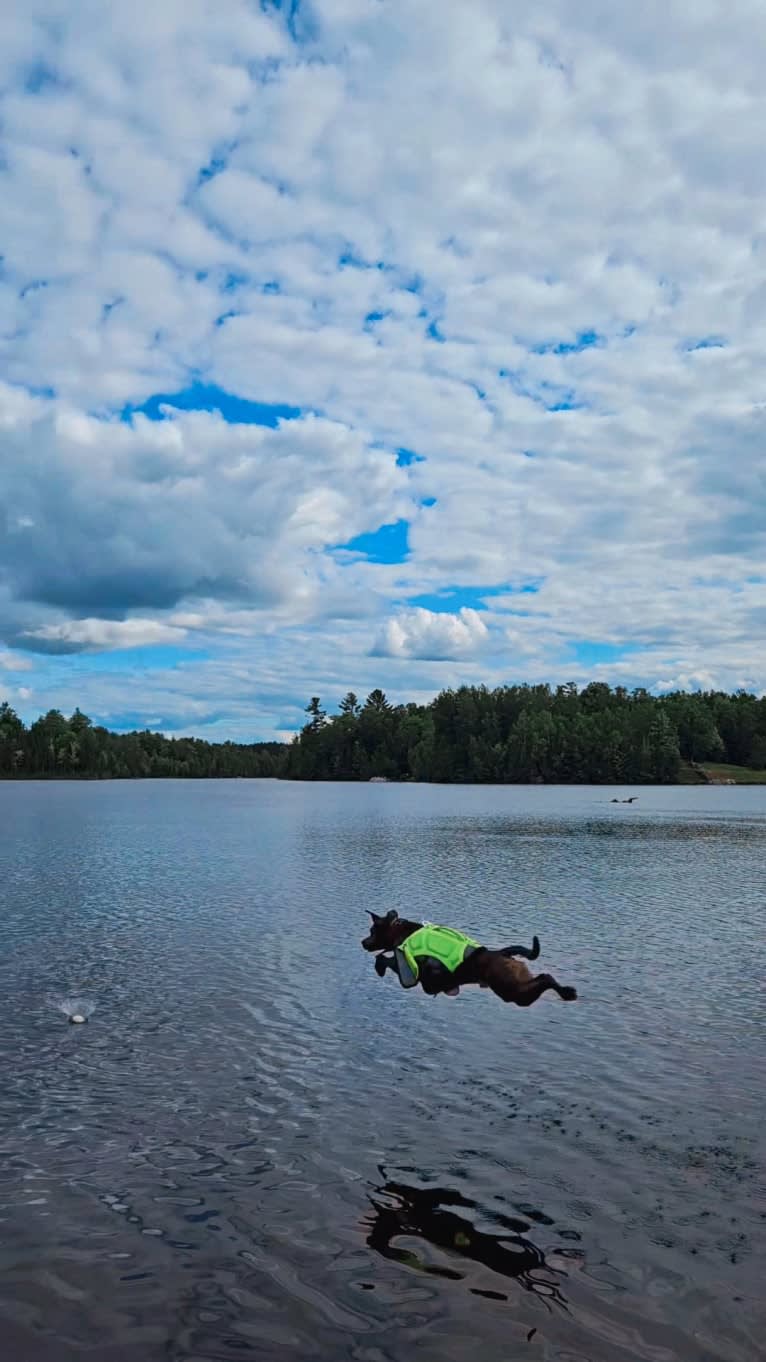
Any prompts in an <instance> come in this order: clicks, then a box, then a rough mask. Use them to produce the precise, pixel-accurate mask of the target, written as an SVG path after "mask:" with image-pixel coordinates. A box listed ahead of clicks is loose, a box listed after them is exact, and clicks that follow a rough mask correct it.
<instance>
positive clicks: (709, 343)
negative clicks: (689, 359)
mask: <svg viewBox="0 0 766 1362" xmlns="http://www.w3.org/2000/svg"><path fill="white" fill-rule="evenodd" d="M727 344H728V342H727V341H726V339H725V338H724V337H723V336H703V337H702V338H701V339H700V340H689V341H686V342H685V344H684V345H683V347H682V348H683V349H684V350H688V351H690V352H691V351H694V350H725V349H726V346H727Z"/></svg>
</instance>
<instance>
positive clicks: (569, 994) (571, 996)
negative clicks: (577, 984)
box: [561, 984, 577, 1003]
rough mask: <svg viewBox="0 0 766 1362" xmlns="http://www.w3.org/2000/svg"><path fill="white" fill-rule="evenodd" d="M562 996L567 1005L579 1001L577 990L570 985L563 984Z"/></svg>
mask: <svg viewBox="0 0 766 1362" xmlns="http://www.w3.org/2000/svg"><path fill="white" fill-rule="evenodd" d="M561 996H562V998H563V999H564V1002H565V1003H574V1002H576V1001H577V989H576V988H571V987H570V985H569V984H563V985H562V988H561Z"/></svg>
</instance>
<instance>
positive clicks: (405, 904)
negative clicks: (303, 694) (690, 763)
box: [0, 781, 766, 1362]
mask: <svg viewBox="0 0 766 1362" xmlns="http://www.w3.org/2000/svg"><path fill="white" fill-rule="evenodd" d="M614 793H615V792H613V791H611V790H607V791H605V790H598V789H583V788H580V789H545V788H518V787H516V788H504V789H498V788H491V789H488V788H485V789H473V788H429V787H423V786H405V787H395V786H376V785H366V786H311V785H290V784H280V783H273V782H257V781H253V782H250V781H235V782H199V783H193V782H189V783H186V782H167V783H163V782H156V783H145V784H142V783H135V784H130V783H120V782H114V783H105V784H98V785H91V784H50V785H38V784H5V785H0V904H1V906H2V945H1V947H0V1009H1V1012H2V1048H1V1049H0V1336H2V1338H3V1356H7V1357H8V1358H9V1359H13V1362H80V1359H91V1360H93V1362H101V1360H102V1359H103V1362H155V1359H157V1360H158V1362H159V1359H165V1360H166V1362H167V1360H168V1359H170V1362H181V1359H184V1360H185V1362H210V1360H212V1359H224V1358H228V1359H234V1358H238V1359H249V1358H253V1359H258V1358H268V1359H278V1358H280V1357H284V1358H289V1359H298V1358H300V1359H322V1362H324V1360H325V1359H326V1360H327V1362H337V1360H338V1359H343V1358H353V1359H358V1360H359V1362H414V1360H422V1362H463V1359H465V1362H468V1359H469V1358H470V1359H474V1358H476V1357H481V1358H483V1359H485V1362H494V1359H503V1360H504V1362H505V1359H509V1358H516V1357H519V1358H521V1357H523V1358H528V1359H530V1362H535V1360H536V1359H553V1358H555V1359H560V1360H561V1362H575V1360H577V1362H579V1360H580V1359H583V1360H584V1359H592V1362H642V1360H643V1359H647V1362H674V1360H675V1359H678V1362H753V1359H755V1358H757V1357H759V1356H762V1355H763V1351H762V1350H763V1338H764V1325H765V1324H766V1318H765V1316H764V1311H763V1309H762V1307H761V1305H760V1304H759V1300H758V1292H759V1287H760V1278H759V1268H760V1269H761V1270H762V1268H763V1262H764V1251H765V1248H766V1183H765V1178H764V1118H765V1117H766V1099H764V1077H765V1075H766V1041H765V1039H764V1036H765V1033H766V993H764V982H763V981H764V917H765V913H764V906H765V903H766V788H761V789H758V788H757V787H756V788H749V789H748V788H728V787H726V788H718V789H714V788H702V789H697V788H692V789H683V788H680V789H672V790H668V789H665V790H654V789H644V790H641V791H640V799H639V801H638V803H637V804H634V805H633V806H623V805H611V804H610V803H609V799H610V797H611V796H612V795H613V794H614ZM616 793H619V794H622V793H623V792H622V791H619V792H616ZM624 793H625V794H628V793H630V792H629V791H625V792H624ZM392 906H393V907H396V908H398V909H399V911H400V912H406V913H407V914H409V915H410V916H415V917H426V918H430V919H432V920H436V921H441V922H444V923H447V924H451V925H453V926H456V927H459V928H462V929H463V930H465V931H468V932H470V933H472V934H473V935H475V936H478V937H479V938H480V939H481V940H482V941H485V942H486V943H487V944H490V945H501V944H504V943H509V942H511V941H513V940H516V939H521V940H522V941H524V940H527V941H529V940H531V937H532V934H533V932H537V933H538V934H539V936H540V938H541V942H542V950H543V953H542V957H541V961H540V966H541V967H542V968H544V969H550V970H551V971H552V972H554V973H555V974H556V975H557V977H558V978H559V979H560V980H561V981H562V982H564V983H573V984H575V985H576V986H577V988H578V990H579V992H580V1001H579V1002H578V1003H576V1004H568V1005H567V1004H564V1003H561V1002H560V1001H559V1000H558V999H556V998H555V997H554V996H552V995H546V996H545V997H544V998H543V999H542V1000H541V1001H540V1002H539V1003H537V1004H536V1005H535V1006H534V1007H532V1008H531V1009H529V1010H527V1011H524V1010H521V1009H518V1008H515V1007H509V1006H504V1005H503V1004H502V1003H501V1002H500V1001H499V1000H498V999H497V998H495V997H493V996H492V995H491V994H489V993H488V992H485V991H483V990H481V991H480V990H478V989H468V990H463V992H462V993H461V995H460V997H459V998H457V999H454V1000H453V999H447V998H444V997H440V998H437V999H429V998H427V997H425V995H423V994H422V993H420V992H418V993H417V994H414V993H405V992H404V991H403V990H402V989H400V987H399V985H398V983H397V982H396V981H395V980H394V979H393V977H392V976H391V975H387V976H386V978H385V980H379V979H378V978H377V977H376V975H375V973H374V971H373V968H372V961H371V959H370V957H369V956H366V955H365V954H364V953H363V952H362V951H361V949H360V946H359V941H360V938H361V936H362V935H363V934H364V932H365V930H366V927H365V923H366V919H365V914H364V910H365V909H366V908H367V907H370V908H373V909H375V910H377V911H381V910H385V909H387V908H389V907H392ZM72 1006H77V1008H78V1009H79V1010H81V1011H83V1012H84V1013H85V1014H86V1015H88V1022H87V1024H85V1025H81V1026H70V1025H68V1023H67V1018H66V1010H67V1009H69V1008H71V1007H72Z"/></svg>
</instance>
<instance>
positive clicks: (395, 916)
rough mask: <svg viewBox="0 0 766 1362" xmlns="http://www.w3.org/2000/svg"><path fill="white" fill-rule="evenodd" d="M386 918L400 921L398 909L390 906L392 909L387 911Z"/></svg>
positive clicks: (390, 920) (388, 920) (389, 920)
mask: <svg viewBox="0 0 766 1362" xmlns="http://www.w3.org/2000/svg"><path fill="white" fill-rule="evenodd" d="M385 920H386V922H398V921H399V914H398V913H397V911H396V909H395V908H390V909H389V911H388V912H387V913H386V919H385Z"/></svg>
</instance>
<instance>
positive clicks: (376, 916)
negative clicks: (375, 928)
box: [367, 908, 380, 922]
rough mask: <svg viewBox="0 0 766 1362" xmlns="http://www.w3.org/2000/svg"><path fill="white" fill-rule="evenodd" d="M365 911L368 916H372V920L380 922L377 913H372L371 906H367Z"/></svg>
mask: <svg viewBox="0 0 766 1362" xmlns="http://www.w3.org/2000/svg"><path fill="white" fill-rule="evenodd" d="M367 912H368V913H369V914H370V917H371V918H372V920H373V922H380V918H379V917H378V914H377V913H373V911H372V909H371V908H368V909H367Z"/></svg>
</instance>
